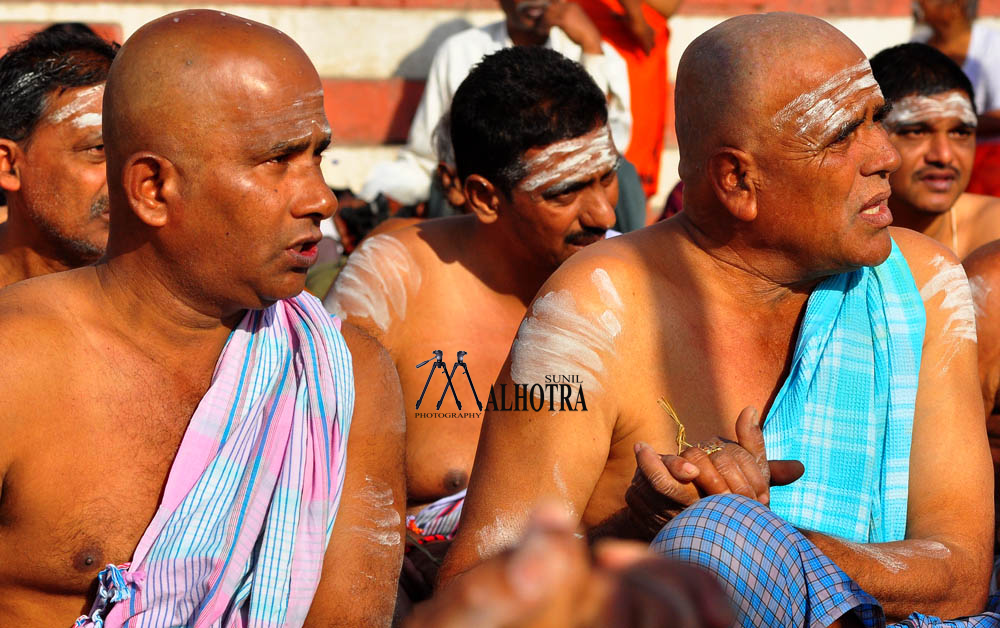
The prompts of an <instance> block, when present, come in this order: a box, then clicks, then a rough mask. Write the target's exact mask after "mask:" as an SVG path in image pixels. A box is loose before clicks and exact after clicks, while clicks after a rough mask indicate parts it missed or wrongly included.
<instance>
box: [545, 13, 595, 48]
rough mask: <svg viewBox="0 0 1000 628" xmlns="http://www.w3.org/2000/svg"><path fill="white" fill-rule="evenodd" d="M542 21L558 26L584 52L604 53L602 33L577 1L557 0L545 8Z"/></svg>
mask: <svg viewBox="0 0 1000 628" xmlns="http://www.w3.org/2000/svg"><path fill="white" fill-rule="evenodd" d="M542 22H543V24H545V25H547V26H558V27H559V28H560V29H562V31H563V32H564V33H566V36H567V37H569V38H570V39H571V40H573V43H575V44H576V45H577V46H580V48H582V49H583V52H585V53H587V54H594V55H599V54H602V51H601V33H600V32H599V31H598V30H597V27H596V26H594V23H593V22H591V21H590V18H589V17H587V14H586V13H584V12H583V9H581V8H580V5H578V4H576V3H575V2H564V1H563V0H555V1H554V2H552V3H551V4H549V7H548V8H547V9H546V10H545V15H544V16H542Z"/></svg>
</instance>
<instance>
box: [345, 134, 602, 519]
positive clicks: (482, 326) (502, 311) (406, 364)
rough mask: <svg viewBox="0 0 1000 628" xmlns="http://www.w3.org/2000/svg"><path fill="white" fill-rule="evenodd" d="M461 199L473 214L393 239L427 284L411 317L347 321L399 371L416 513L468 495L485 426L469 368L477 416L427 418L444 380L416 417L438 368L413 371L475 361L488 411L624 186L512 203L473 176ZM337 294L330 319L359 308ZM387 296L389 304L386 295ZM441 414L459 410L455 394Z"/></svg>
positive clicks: (411, 306)
mask: <svg viewBox="0 0 1000 628" xmlns="http://www.w3.org/2000/svg"><path fill="white" fill-rule="evenodd" d="M546 148H547V147H544V146H543V147H538V148H533V149H529V150H527V151H525V153H524V155H523V156H522V158H521V160H522V162H525V163H528V162H531V160H532V158H533V157H535V156H536V155H538V154H539V153H541V152H542V151H544V150H545V149H546ZM565 158H566V157H562V158H558V157H557V158H556V159H555V160H553V161H552V162H549V163H545V164H539V165H538V166H536V167H535V168H533V169H530V170H529V171H528V172H527V173H526V176H525V179H530V178H531V177H532V176H535V175H538V174H540V173H541V172H542V171H543V170H545V169H546V168H548V169H554V168H558V167H559V165H560V164H561V163H562V160H563V159H565ZM465 194H466V196H467V198H468V199H470V200H469V205H468V206H469V207H470V214H469V215H466V216H457V217H453V218H443V219H436V220H428V221H424V222H422V223H421V224H419V225H416V226H412V227H406V228H403V229H399V230H396V231H393V232H392V233H391V234H390V235H391V237H393V238H395V239H396V240H397V241H398V242H399V243H401V244H402V245H403V246H404V247H405V248H406V250H407V251H408V252H409V253H410V255H411V256H412V263H413V264H414V265H415V266H416V267H418V268H419V276H420V282H419V285H416V283H415V282H412V281H411V282H409V283H408V285H407V286H406V311H405V312H402V313H397V312H395V310H393V309H392V308H389V311H390V313H391V316H390V320H389V322H388V324H387V326H386V328H385V329H382V328H380V327H379V326H378V325H376V323H375V321H374V320H373V319H372V318H370V317H369V316H367V315H364V314H362V313H359V311H353V313H349V315H348V317H347V320H348V321H349V322H351V323H353V324H356V325H358V326H359V327H361V328H363V329H364V330H365V331H367V332H369V333H370V334H372V335H373V336H376V337H378V338H379V339H380V340H381V341H382V343H383V344H384V345H385V347H386V348H387V349H388V350H389V352H390V354H391V355H392V357H393V360H394V362H395V363H396V367H397V369H398V371H399V375H400V381H401V383H402V386H403V398H404V400H405V403H406V412H407V439H406V448H407V463H406V469H407V471H406V473H407V488H408V497H409V502H410V510H411V511H417V510H419V509H420V508H422V507H423V506H424V505H426V504H427V503H429V502H431V501H434V500H436V499H439V498H441V497H444V496H446V495H449V494H451V493H454V492H456V491H458V490H461V489H463V488H465V486H466V484H467V483H468V478H469V473H470V472H471V469H472V462H473V458H474V457H475V453H476V443H477V441H478V439H479V428H480V425H481V418H482V413H481V412H479V409H478V407H477V406H476V404H475V399H474V398H473V395H472V391H471V390H470V389H469V385H468V382H467V381H466V379H465V376H464V375H463V374H462V369H461V368H459V369H458V371H457V376H458V377H459V379H458V380H456V391H457V393H458V396H459V400H460V401H461V402H462V410H461V411H462V412H464V413H468V412H471V413H472V414H473V415H474V416H473V417H472V418H434V417H433V416H423V413H426V412H438V410H437V409H436V407H435V406H436V404H437V401H438V399H439V398H440V395H441V391H442V390H443V388H444V385H445V378H444V377H443V375H442V374H441V373H440V371H439V372H438V373H437V374H436V375H435V376H434V379H433V380H432V383H431V384H430V386H429V387H428V389H427V393H426V396H425V398H424V400H423V402H422V403H421V407H420V409H419V410H418V409H417V408H416V407H415V406H416V402H417V399H418V398H419V397H420V394H421V391H422V390H423V387H424V384H425V382H426V381H427V375H428V369H429V368H430V365H426V366H424V367H423V368H421V369H417V368H414V367H415V365H416V364H418V363H420V362H423V361H424V360H426V359H427V358H430V357H432V354H431V351H433V350H434V349H441V350H442V351H444V353H445V360H446V362H447V364H448V369H449V371H450V370H451V368H452V363H453V362H454V361H455V352H456V351H459V350H461V351H467V352H468V353H469V354H468V356H467V357H466V362H467V363H468V364H469V372H470V374H471V375H472V381H473V385H474V386H475V387H476V393H477V394H478V395H479V399H480V401H481V402H482V403H483V404H484V405H485V404H486V402H487V399H488V397H489V391H490V385H491V384H492V383H493V382H494V380H495V379H496V376H497V374H498V373H499V372H500V367H501V366H502V365H503V361H504V358H506V356H507V352H508V350H509V349H510V343H511V341H512V340H513V339H514V335H515V333H516V331H517V326H518V323H520V321H521V318H522V317H523V316H524V312H525V309H526V308H527V305H528V303H530V301H531V299H532V298H533V297H534V296H535V293H536V292H537V291H538V288H539V287H540V286H541V285H542V283H544V282H545V280H546V279H547V278H548V277H549V275H550V274H551V273H552V272H553V271H554V270H555V269H556V268H557V267H558V266H559V264H561V263H562V262H563V261H565V260H566V259H568V258H569V257H570V256H571V255H573V254H575V253H576V252H577V251H578V250H580V249H581V248H583V247H584V246H586V245H588V244H590V243H592V242H594V241H597V240H600V239H602V238H604V236H605V231H606V230H607V229H609V228H610V227H612V226H613V225H614V223H615V213H614V207H615V204H616V203H617V199H618V176H617V171H616V169H615V166H614V165H611V166H609V167H606V168H604V169H600V170H598V171H595V172H590V173H586V174H582V175H581V174H580V173H579V172H577V173H575V175H574V174H570V175H569V176H567V177H565V178H563V179H561V180H558V181H554V182H552V183H550V184H548V185H546V186H543V187H541V188H539V189H536V190H534V191H532V192H526V191H524V190H522V189H521V186H519V185H515V186H514V189H513V190H512V191H511V193H510V195H509V196H508V195H507V194H506V193H504V192H503V191H502V190H500V189H498V188H497V187H496V186H494V185H493V183H491V182H490V181H489V180H487V179H486V178H484V177H482V176H480V175H471V176H469V177H468V178H467V180H466V182H465ZM383 250H384V249H383ZM382 255H384V253H382ZM355 263H357V262H356V261H355ZM371 263H372V265H373V266H374V267H375V268H380V267H381V268H384V267H385V265H386V264H387V263H390V262H388V261H387V260H385V259H384V258H381V257H380V256H379V254H376V256H375V258H374V259H373V260H372V261H371ZM349 264H350V262H349ZM403 274H404V275H408V276H411V275H412V274H413V273H405V272H404V273H403ZM362 278H363V279H365V281H366V290H370V291H375V292H378V291H380V290H381V289H380V287H379V286H381V285H382V284H381V283H380V282H378V281H376V280H374V279H372V278H371V277H369V276H368V275H367V274H363V275H362ZM338 287H340V289H343V284H339V283H338V284H334V287H333V289H332V290H331V293H330V295H328V296H327V298H326V300H325V303H326V305H327V307H328V308H330V309H332V310H333V311H339V309H340V308H343V307H344V306H349V305H350V303H351V302H352V299H351V297H350V296H349V295H338ZM379 294H380V296H381V297H382V298H385V299H390V295H383V294H381V293H379ZM341 299H343V301H341ZM440 412H448V413H457V412H459V409H458V407H457V405H456V403H455V400H454V398H453V397H452V396H451V395H450V394H449V395H447V396H446V397H445V399H444V401H443V402H442V405H441V408H440ZM443 424H446V426H447V427H446V429H443V427H442V425H443Z"/></svg>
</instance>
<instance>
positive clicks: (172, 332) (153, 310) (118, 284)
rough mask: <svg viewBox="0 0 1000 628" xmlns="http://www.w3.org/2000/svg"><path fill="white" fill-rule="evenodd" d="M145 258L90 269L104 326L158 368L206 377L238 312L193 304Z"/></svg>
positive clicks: (138, 254)
mask: <svg viewBox="0 0 1000 628" xmlns="http://www.w3.org/2000/svg"><path fill="white" fill-rule="evenodd" d="M147 253H148V246H147V247H140V248H138V249H136V250H134V251H130V252H128V253H124V254H121V255H116V256H113V257H110V258H109V259H108V260H107V261H105V262H103V263H100V264H98V265H97V266H95V271H96V275H97V281H98V284H99V287H100V293H101V297H100V300H103V301H104V306H105V309H106V311H107V312H108V317H107V319H108V322H109V325H111V326H112V327H114V328H116V331H117V332H119V333H120V334H121V335H122V336H124V337H125V338H127V339H129V340H131V341H133V343H134V344H135V345H137V346H139V347H141V350H142V351H143V353H146V354H147V355H149V356H150V357H152V358H155V359H156V361H157V363H159V364H161V365H162V366H164V367H167V368H177V369H180V370H182V371H187V372H189V373H191V374H192V376H193V377H197V376H198V374H201V373H204V372H205V371H207V372H208V373H209V374H210V373H211V371H212V370H213V369H214V368H215V363H216V361H217V360H218V357H219V354H220V353H221V352H222V347H223V346H224V345H225V343H226V339H227V338H228V337H229V333H230V332H231V331H232V330H233V328H235V326H236V325H237V324H238V323H239V321H240V319H241V318H242V315H243V311H239V312H234V313H231V314H229V315H227V316H223V315H220V314H219V313H218V312H213V311H212V308H211V307H210V306H206V305H202V304H197V303H193V302H192V301H191V300H190V299H188V298H186V297H185V296H184V294H185V292H184V290H182V289H181V288H180V287H179V286H174V285H171V284H170V283H169V277H168V276H167V275H166V273H163V272H157V270H158V269H162V267H163V264H162V263H157V262H158V260H155V259H150V258H151V257H153V256H152V255H150V254H147Z"/></svg>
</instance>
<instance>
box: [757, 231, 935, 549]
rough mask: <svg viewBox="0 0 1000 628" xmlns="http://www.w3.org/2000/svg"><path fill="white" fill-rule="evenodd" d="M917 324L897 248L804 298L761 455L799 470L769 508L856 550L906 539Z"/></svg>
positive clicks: (920, 313)
mask: <svg viewBox="0 0 1000 628" xmlns="http://www.w3.org/2000/svg"><path fill="white" fill-rule="evenodd" d="M924 325H925V315H924V306H923V302H922V301H921V299H920V293H919V292H918V291H917V287H916V285H915V284H914V283H913V275H912V274H911V273H910V269H909V266H907V264H906V260H905V259H904V258H903V255H902V253H900V251H899V248H898V247H897V246H896V243H895V242H893V243H892V253H891V254H890V255H889V258H888V259H887V260H886V261H885V262H883V263H882V264H880V265H879V266H875V267H869V268H862V269H860V270H857V271H854V272H851V273H843V274H840V275H835V276H833V277H830V278H829V279H826V280H824V281H823V282H822V283H820V284H819V286H818V287H817V288H816V289H815V290H814V291H813V293H812V295H811V296H810V297H809V303H808V305H807V306H806V313H805V317H804V319H803V321H802V327H801V329H800V331H799V338H798V340H797V342H796V346H795V355H794V357H793V360H792V367H791V371H790V373H789V375H788V379H787V380H786V381H785V383H784V385H783V386H782V388H781V390H780V391H779V392H778V396H777V398H776V399H775V401H774V405H773V406H772V408H771V412H770V414H769V415H768V417H767V419H766V421H765V422H764V442H765V443H766V445H767V455H768V458H771V459H772V460H778V459H794V460H801V461H802V464H804V465H805V468H806V470H805V475H803V476H802V477H801V478H800V479H799V480H797V481H796V482H794V483H792V484H790V485H789V486H785V487H774V488H772V489H771V509H772V510H773V511H774V512H776V513H777V514H779V515H780V516H781V517H783V518H785V519H786V520H787V521H789V522H791V523H792V524H793V525H794V526H796V527H798V528H803V529H808V530H815V531H818V532H823V533H825V534H832V535H835V536H838V537H841V538H844V539H848V540H850V541H854V542H856V543H885V542H889V541H898V540H900V539H902V538H904V536H905V534H906V502H907V492H908V490H909V473H910V465H909V459H910V440H911V436H912V432H913V411H914V406H915V402H916V397H917V378H918V375H919V373H920V353H921V349H922V347H923V341H924Z"/></svg>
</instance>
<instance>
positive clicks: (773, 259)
mask: <svg viewBox="0 0 1000 628" xmlns="http://www.w3.org/2000/svg"><path fill="white" fill-rule="evenodd" d="M676 224H678V225H679V228H680V229H681V230H682V232H683V235H684V236H686V237H685V238H684V239H685V240H687V242H688V243H689V244H690V246H688V247H685V248H686V249H688V252H687V253H686V254H687V255H690V256H692V257H693V258H701V259H700V260H697V259H696V261H695V262H694V264H696V265H697V266H696V267H697V273H696V274H697V279H696V281H697V282H698V284H699V286H701V287H702V288H703V289H704V290H706V291H709V292H711V293H712V295H713V301H714V302H716V303H728V304H729V306H730V308H735V311H737V312H739V313H740V315H741V316H742V315H745V314H750V315H751V316H752V315H753V314H755V313H757V314H763V315H766V316H768V317H769V318H768V319H766V320H772V321H775V322H778V321H784V320H792V321H794V320H796V319H797V314H796V315H795V316H791V317H790V318H789V317H786V316H781V317H775V316H773V314H774V313H775V311H778V310H780V311H789V312H791V311H794V312H796V313H797V312H800V311H801V310H802V309H803V308H804V307H805V304H806V301H808V299H809V295H810V294H812V291H813V288H815V287H816V285H817V284H818V283H819V282H820V281H822V280H823V279H824V277H825V276H826V275H823V274H822V273H817V272H815V271H809V272H807V271H805V270H803V269H802V268H801V267H800V266H799V265H797V264H795V263H794V261H793V260H791V259H789V258H788V257H787V256H785V255H782V254H780V253H778V252H776V251H774V250H773V249H766V248H755V247H752V246H743V243H742V238H740V237H739V236H738V235H737V236H736V237H730V238H718V237H714V236H713V235H711V234H710V233H709V232H708V231H707V230H704V229H703V228H702V227H700V226H699V225H698V224H696V223H695V222H694V221H692V220H691V219H690V216H686V215H685V214H684V213H682V214H680V215H679V216H678V218H677V223H676ZM831 274H832V273H831Z"/></svg>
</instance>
